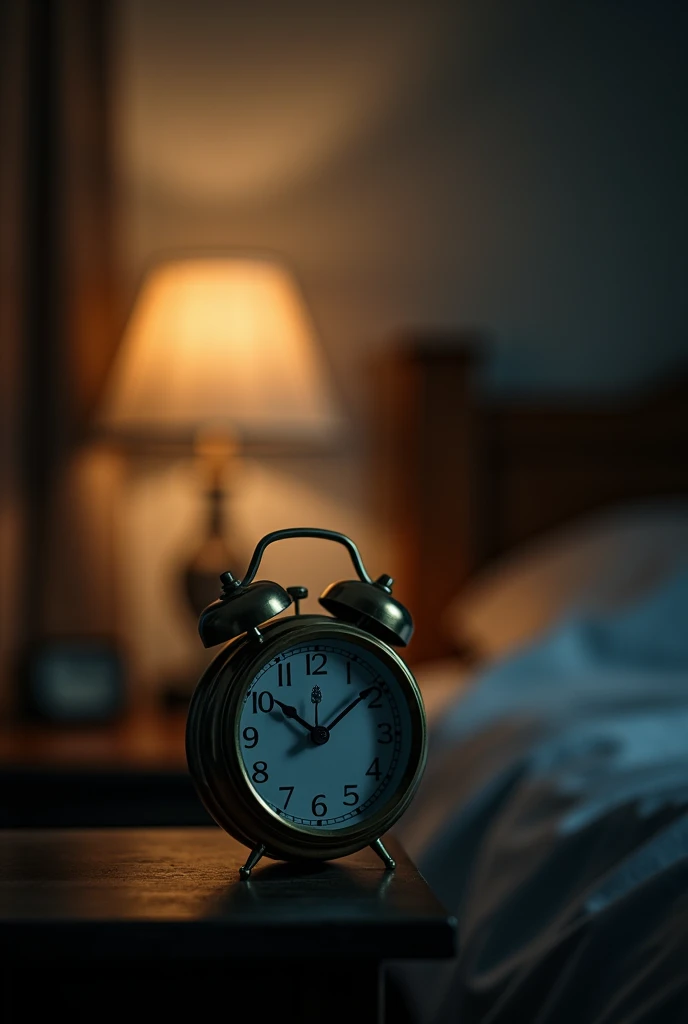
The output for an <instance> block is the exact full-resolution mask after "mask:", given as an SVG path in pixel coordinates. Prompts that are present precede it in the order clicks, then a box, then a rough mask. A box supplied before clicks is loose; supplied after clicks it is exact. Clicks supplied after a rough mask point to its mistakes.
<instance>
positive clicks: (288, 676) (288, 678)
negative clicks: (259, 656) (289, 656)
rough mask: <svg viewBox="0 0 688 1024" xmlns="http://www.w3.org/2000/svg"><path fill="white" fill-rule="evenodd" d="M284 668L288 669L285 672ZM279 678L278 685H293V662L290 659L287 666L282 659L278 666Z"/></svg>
mask: <svg viewBox="0 0 688 1024" xmlns="http://www.w3.org/2000/svg"><path fill="white" fill-rule="evenodd" d="M283 669H286V670H285V671H284V672H283V671H282V670H283ZM283 676H284V678H283ZM285 678H286V683H285V681H284V679H285ZM277 680H278V682H277V685H278V686H291V662H290V661H288V662H287V664H286V667H285V666H284V665H283V664H282V662H281V661H280V663H279V665H278V666H277Z"/></svg>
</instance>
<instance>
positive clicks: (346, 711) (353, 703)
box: [327, 686, 376, 732]
mask: <svg viewBox="0 0 688 1024" xmlns="http://www.w3.org/2000/svg"><path fill="white" fill-rule="evenodd" d="M375 689H376V688H375V687H374V686H369V687H368V689H367V690H361V692H360V693H359V695H358V697H357V698H356V700H352V701H351V703H350V704H347V706H346V707H345V708H344V710H343V711H340V712H339V714H338V715H337V717H336V718H334V719H333V720H332V721H331V722H330V724H329V725H328V727H327V729H328V732H332V730H333V729H334V727H335V725H336V724H337V722H341V720H342V718H344V716H345V715H348V714H349V712H350V711H353V709H354V708H355V707H356V705H357V704H360V703H361V701H362V700H365V699H366V697H370V695H371V693H374V692H375Z"/></svg>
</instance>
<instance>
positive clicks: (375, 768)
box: [366, 757, 382, 782]
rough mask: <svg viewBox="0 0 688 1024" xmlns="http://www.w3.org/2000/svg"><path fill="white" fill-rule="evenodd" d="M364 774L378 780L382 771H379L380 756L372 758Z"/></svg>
mask: <svg viewBox="0 0 688 1024" xmlns="http://www.w3.org/2000/svg"><path fill="white" fill-rule="evenodd" d="M366 775H372V776H373V777H374V779H375V781H376V782H379V780H380V776H381V775H382V772H381V771H380V758H379V757H374V758H373V763H372V764H371V766H370V768H369V769H368V771H367V772H366Z"/></svg>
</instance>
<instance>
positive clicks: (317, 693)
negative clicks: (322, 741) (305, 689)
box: [311, 686, 322, 727]
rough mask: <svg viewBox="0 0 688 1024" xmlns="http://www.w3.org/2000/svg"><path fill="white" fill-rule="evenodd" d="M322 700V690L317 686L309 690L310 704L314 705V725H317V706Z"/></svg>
mask: <svg viewBox="0 0 688 1024" xmlns="http://www.w3.org/2000/svg"><path fill="white" fill-rule="evenodd" d="M321 700H322V690H321V689H320V687H319V686H314V687H313V689H312V690H311V704H314V705H315V724H316V727H317V725H318V704H319V703H320V701H321Z"/></svg>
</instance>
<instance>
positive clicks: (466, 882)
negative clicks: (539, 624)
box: [395, 569, 688, 1024]
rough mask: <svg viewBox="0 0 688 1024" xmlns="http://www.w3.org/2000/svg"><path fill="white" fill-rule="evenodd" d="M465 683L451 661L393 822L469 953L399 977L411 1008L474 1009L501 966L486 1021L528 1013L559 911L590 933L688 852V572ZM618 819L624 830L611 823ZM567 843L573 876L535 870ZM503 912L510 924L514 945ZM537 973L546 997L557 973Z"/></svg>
mask: <svg viewBox="0 0 688 1024" xmlns="http://www.w3.org/2000/svg"><path fill="white" fill-rule="evenodd" d="M445 669H447V670H448V671H449V673H451V671H452V669H451V667H450V666H448V665H447V666H445ZM419 676H421V677H422V672H419ZM457 685H459V686H460V688H461V695H460V696H458V697H452V695H451V690H452V685H451V675H450V674H449V675H448V676H445V677H444V678H443V679H442V682H441V686H440V688H439V689H438V696H437V703H436V704H435V705H434V708H433V713H432V728H431V732H430V749H429V759H428V767H427V770H426V773H425V777H424V779H423V782H422V783H421V787H420V789H419V792H418V794H417V796H416V798H415V800H414V802H413V804H412V806H411V807H410V808H409V810H408V811H407V812H406V814H405V815H404V817H403V818H402V819H401V821H400V822H399V823H398V824H397V826H396V827H395V833H396V834H397V835H398V837H399V838H400V839H401V841H402V842H403V844H404V845H405V847H406V849H407V850H408V852H409V853H410V854H411V856H412V857H413V858H414V860H415V861H416V863H417V864H418V865H419V867H420V870H421V871H422V873H423V874H424V875H425V877H426V878H427V880H428V882H429V883H430V885H431V886H432V887H433V888H434V889H435V891H436V892H437V894H438V896H439V897H440V899H442V901H443V902H444V904H445V906H446V907H447V909H448V910H450V911H451V912H453V913H456V915H457V916H458V918H459V922H460V932H461V953H460V956H459V959H458V960H457V962H456V963H453V962H452V963H449V964H444V965H434V966H433V965H417V966H415V967H412V966H409V965H405V967H404V969H403V972H401V973H400V977H401V978H402V984H403V985H404V986H406V988H407V990H408V993H409V998H410V1000H411V1002H412V1003H413V1004H414V1005H415V1007H416V1016H417V1018H418V1019H419V1020H422V1021H432V1022H439V1021H442V1022H445V1021H454V1020H456V1021H458V1020H459V1019H461V1020H462V1021H463V1020H464V1019H466V1020H472V1019H473V1017H471V1016H470V1013H469V1012H468V1009H470V1006H469V1004H470V1000H471V999H472V1000H474V1001H475V1000H478V1002H480V999H482V1000H483V1001H484V1005H485V1006H486V1007H490V1006H492V1004H490V1002H489V992H490V985H497V981H496V980H495V979H498V980H499V984H500V985H504V986H506V987H507V989H508V990H509V991H510V992H511V993H512V995H511V996H510V997H509V998H510V999H511V1004H510V1003H509V999H507V1002H506V1004H505V1007H503V1008H502V1009H501V1010H500V1013H499V1014H496V1015H495V1017H494V1019H495V1020H499V1021H500V1022H501V1021H502V1020H504V1021H511V1020H514V1021H518V1020H519V1019H520V1018H519V1014H520V1013H524V1012H528V1013H530V1012H532V1011H530V1010H529V1011H526V1010H525V1009H524V1006H526V1005H529V1004H526V1003H519V1002H518V999H519V998H520V997H521V991H522V990H523V991H524V992H525V990H526V982H523V984H522V986H521V981H520V979H521V978H522V977H525V978H528V977H530V979H531V980H530V982H528V984H531V987H532V977H533V972H535V973H536V972H537V965H538V962H539V961H538V957H542V956H543V955H544V954H543V953H542V950H543V949H549V948H550V947H551V948H552V949H553V948H555V946H556V944H557V942H559V941H560V934H559V931H558V930H557V929H560V928H564V925H563V924H562V923H561V922H562V921H565V922H569V924H567V925H566V927H570V928H574V925H573V924H571V922H572V921H575V922H576V923H575V928H578V929H581V930H583V929H586V928H587V929H590V930H591V934H593V935H594V934H595V933H594V922H595V921H596V919H598V920H603V921H606V920H607V919H608V917H609V914H610V913H612V912H613V911H614V907H615V906H616V903H615V901H618V900H620V899H622V898H628V895H629V893H631V894H635V892H636V890H638V891H640V889H641V888H642V886H643V885H646V884H650V881H651V880H652V879H653V878H654V876H657V875H661V874H662V872H664V871H667V870H669V869H670V868H673V866H675V865H676V864H677V863H679V862H682V861H686V863H687V864H688V827H687V826H686V823H687V822H688V570H685V569H683V570H679V571H677V572H676V574H675V575H674V576H673V577H672V578H671V579H669V580H668V581H666V582H665V583H664V584H663V585H662V586H660V587H659V588H658V589H657V590H656V591H655V592H653V593H652V594H651V595H649V596H648V597H647V598H646V599H645V600H643V601H642V602H641V603H639V604H637V605H636V606H634V607H630V608H627V609H626V610H624V611H623V612H620V613H617V614H615V615H608V616H606V617H601V616H600V617H597V618H571V619H568V620H566V621H564V622H561V623H560V624H559V625H558V626H557V627H556V628H555V629H553V630H552V631H551V632H550V633H549V634H548V635H547V636H546V637H544V638H543V639H542V640H541V641H540V642H539V643H537V644H535V645H533V646H532V647H530V648H528V649H524V650H522V651H521V652H520V653H518V654H515V655H513V656H511V657H509V658H508V659H506V660H504V661H503V662H500V663H498V664H495V665H493V666H491V667H489V668H487V669H485V670H483V671H482V672H480V673H479V674H478V675H477V676H476V677H475V678H474V679H470V678H469V677H466V676H465V674H464V676H463V677H462V678H461V679H458V680H457ZM425 687H426V688H428V689H429V688H430V681H429V678H428V680H427V681H426V682H425ZM421 688H422V689H423V684H421ZM684 814H685V815H686V817H685V818H684ZM617 819H618V820H619V821H622V822H624V823H625V824H624V825H623V827H622V829H621V833H620V834H619V833H618V829H617V831H616V832H615V831H614V829H612V830H611V832H610V833H609V835H608V834H607V831H608V827H609V825H608V823H609V822H611V821H615V820H617ZM665 819H666V821H665ZM657 822H660V824H659V825H658V824H657ZM662 822H664V824H665V825H666V828H665V827H664V825H663V824H661V823H662ZM677 830H678V832H677ZM588 836H589V837H590V839H589V845H588V846H586V842H588V839H587V838H586V837H588ZM610 836H611V837H613V838H610ZM677 836H678V838H677ZM617 843H618V849H617V846H616V845H615V844H617ZM574 847H575V849H576V850H577V854H576V857H577V858H578V859H577V860H576V859H575V858H574V860H573V862H570V863H569V866H568V868H567V869H566V870H567V872H568V877H564V873H563V872H562V871H560V872H559V873H558V874H557V872H556V871H554V869H553V868H552V869H551V870H550V871H549V874H547V873H545V874H543V875H542V878H541V879H540V880H539V875H538V872H540V871H544V870H545V869H544V868H543V867H542V865H543V864H550V862H552V863H557V864H558V863H559V860H558V859H557V858H560V859H562V864H563V863H564V860H565V858H566V857H567V856H570V855H569V852H568V851H570V850H571V849H572V848H574ZM562 851H563V852H562ZM579 869H580V871H581V872H583V873H584V874H585V883H584V882H583V881H582V880H580V879H578V874H577V872H578V871H579ZM581 877H582V876H581ZM524 893H526V894H527V901H526V904H525V905H522V903H521V902H519V901H521V899H522V896H523V894H524ZM548 901H549V902H548ZM658 905H661V901H660V904H658ZM511 906H513V907H514V911H513V913H514V914H517V915H520V916H517V917H516V918H512V917H510V916H509V913H510V912H509V910H508V908H509V907H511ZM517 908H518V909H517ZM526 908H527V909H526ZM610 908H611V910H610ZM605 915H606V916H605ZM531 917H532V920H529V918H531ZM493 920H495V921H496V920H499V921H500V924H499V929H500V930H504V928H506V932H507V933H508V934H509V936H510V939H509V942H510V944H511V945H510V947H509V949H508V951H507V952H505V947H504V948H502V947H503V946H504V943H503V941H502V945H501V946H500V944H499V942H500V941H501V940H498V937H497V938H495V937H494V936H493V935H491V932H490V928H491V924H490V922H491V921H493ZM536 920H537V921H538V922H540V924H539V925H538V928H536V927H535V925H534V924H533V921H536ZM495 927H496V926H495ZM574 930H575V929H574ZM548 944H549V945H548ZM632 952H634V954H635V953H637V950H635V951H632ZM622 954H623V943H620V944H619V943H618V942H617V953H616V955H617V956H621V955H622ZM629 955H630V953H629ZM486 964H489V970H488V968H487V967H486V966H485V965H486ZM486 972H487V973H486ZM519 972H520V973H519ZM551 973H552V972H551V970H550V974H551ZM547 977H548V978H549V976H547ZM486 979H487V980H486ZM555 983H556V978H552V979H551V984H552V985H554V984H555ZM570 983H571V985H572V986H573V987H572V989H571V992H569V995H568V999H569V1002H571V1000H573V999H574V995H575V993H576V992H577V991H578V988H576V983H575V977H574V979H573V981H570ZM542 984H543V986H544V987H543V993H542V998H543V999H549V998H550V997H551V993H549V991H548V990H546V988H547V984H550V981H549V980H548V981H547V982H543V983H542ZM476 986H477V988H476ZM519 986H521V987H519ZM579 988H581V990H583V989H584V988H585V982H584V983H583V984H582V986H581V985H580V984H579ZM563 991H564V989H562V992H563ZM476 992H481V993H482V995H480V997H478V996H477V995H476ZM485 992H487V993H488V995H485ZM600 992H601V994H600V996H599V999H600V1000H602V999H603V998H607V996H605V995H604V993H602V989H601V990H600ZM572 993H573V994H572ZM616 996H617V993H615V992H613V991H612V992H611V993H610V994H608V998H609V1000H612V1001H613V1000H614V999H615V998H616ZM469 997H470V998H469ZM500 998H501V999H502V1001H503V999H504V997H503V996H501V997H500ZM552 998H553V997H552ZM558 998H559V999H560V1000H561V999H563V996H562V995H561V994H560V996H559V997H558ZM495 999H496V997H495ZM523 999H525V996H523ZM512 1004H513V1007H514V1009H513V1014H512V1016H509V1010H510V1006H511V1005H512ZM470 1005H473V1004H470ZM480 1005H483V1004H480ZM496 1005H497V1004H496V1003H495V1006H496ZM551 1005H552V1006H553V1007H557V1006H558V1007H559V1009H558V1011H557V1012H558V1014H559V1016H558V1017H557V1013H555V1012H554V1010H552V1014H553V1015H552V1016H547V1015H545V1016H543V1017H542V1020H543V1021H545V1020H546V1021H548V1022H549V1021H550V1020H552V1021H554V1020H558V1019H561V1020H564V1019H565V1018H564V1016H563V1014H564V1009H565V1007H566V1005H567V1004H566V1003H565V1002H564V1003H560V1002H557V1001H556V1000H555V1001H554V1002H552V1004H551ZM467 1007H468V1009H467ZM492 1009H494V1007H492ZM585 1012H586V1013H587V1012H588V1011H587V1010H586V1011H585ZM604 1012H606V1010H605V1008H604V1007H602V1009H601V1011H600V1014H601V1015H600V1020H601V1019H605V1020H606V1018H604V1017H603V1014H604ZM500 1014H501V1015H500ZM476 1019H477V1018H476ZM481 1019H482V1018H481ZM489 1019H490V1020H491V1019H492V1018H491V1017H490V1018H489ZM523 1019H532V1018H527V1017H524V1018H523ZM566 1019H568V1018H566ZM574 1019H575V1018H574ZM580 1019H581V1020H582V1019H585V1020H586V1024H590V1022H591V1021H593V1020H594V1019H596V1018H595V1017H594V1016H593V1015H590V1016H589V1017H585V1018H582V1017H581V1018H580ZM609 1019H610V1020H613V1019H616V1018H614V1017H613V1016H612V1017H610V1018H609ZM618 1019H625V1018H623V1017H619V1018H618ZM668 1019H673V1018H668ZM539 1020H540V1018H539V1017H538V1021H539Z"/></svg>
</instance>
